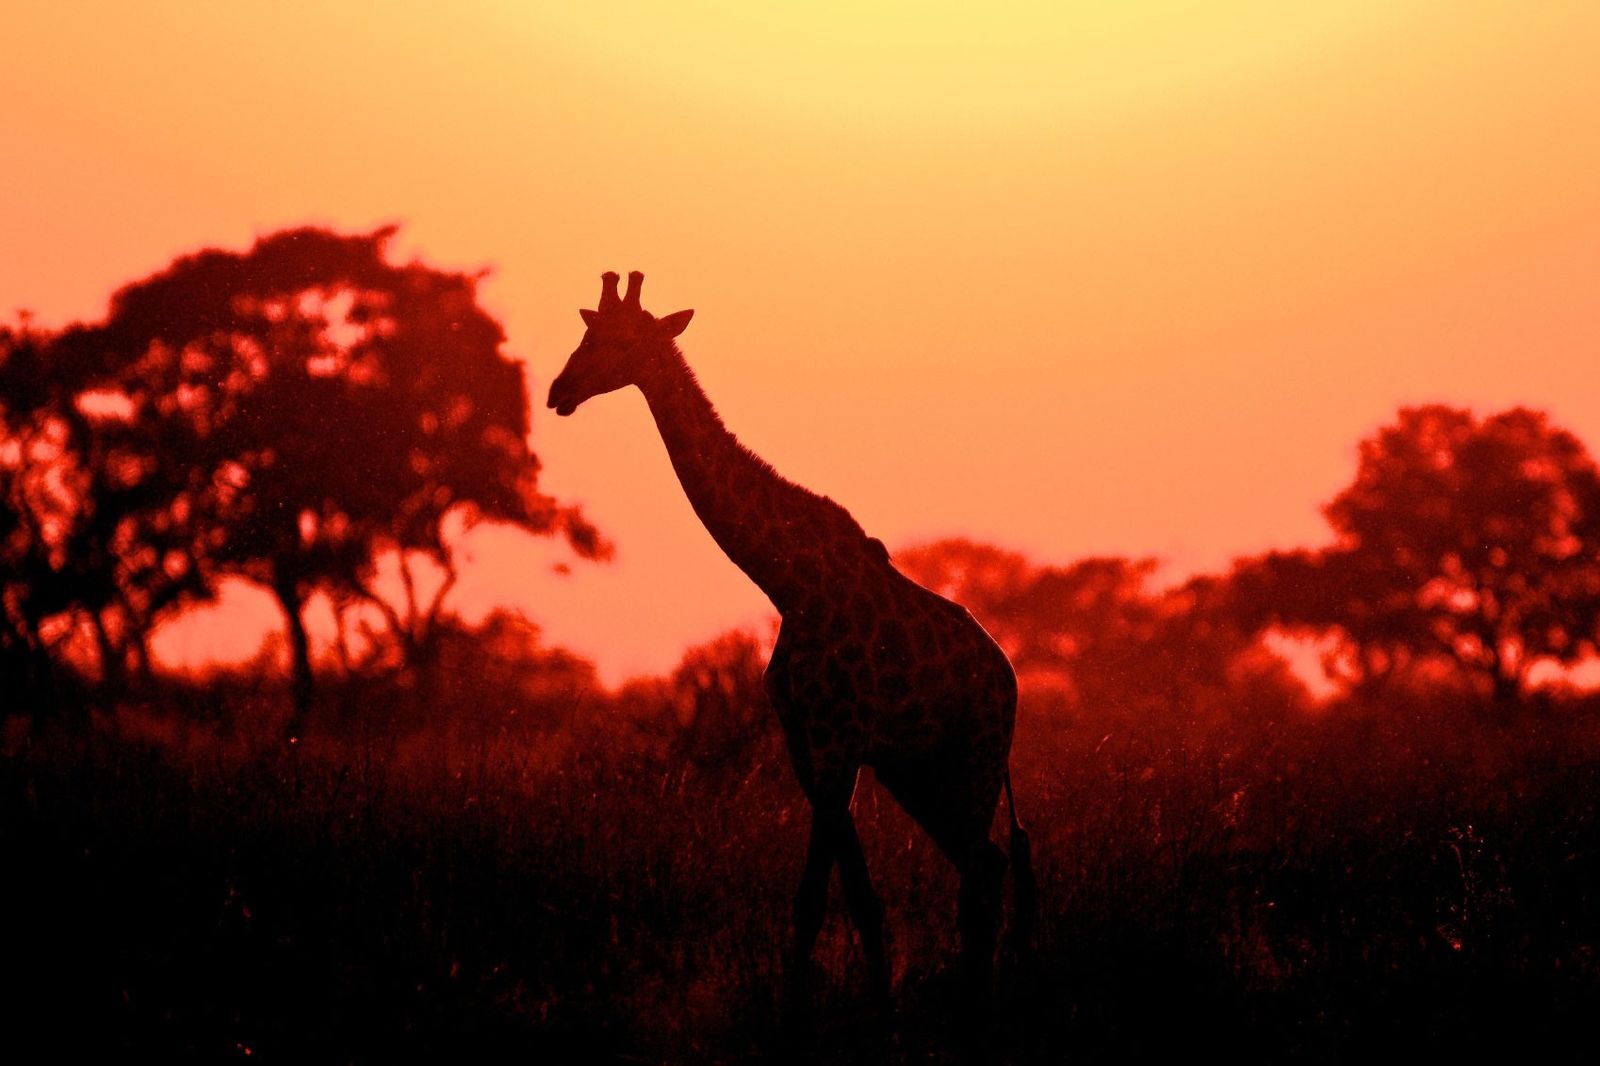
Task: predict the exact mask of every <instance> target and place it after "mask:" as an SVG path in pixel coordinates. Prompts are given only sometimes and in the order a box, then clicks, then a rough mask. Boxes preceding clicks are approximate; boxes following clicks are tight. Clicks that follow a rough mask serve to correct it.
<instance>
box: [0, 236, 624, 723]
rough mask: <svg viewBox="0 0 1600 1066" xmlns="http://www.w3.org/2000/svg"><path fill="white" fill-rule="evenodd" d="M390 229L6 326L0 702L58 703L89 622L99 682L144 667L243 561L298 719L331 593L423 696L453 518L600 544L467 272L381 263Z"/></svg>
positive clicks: (167, 275)
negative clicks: (158, 633)
mask: <svg viewBox="0 0 1600 1066" xmlns="http://www.w3.org/2000/svg"><path fill="white" fill-rule="evenodd" d="M393 233H394V230H393V228H392V227H387V228H384V229H380V230H377V231H375V232H372V233H368V234H358V235H341V234H337V233H333V232H329V231H327V230H322V229H297V230H290V231H286V232H280V233H276V234H273V235H271V236H268V237H265V238H262V239H261V240H259V241H257V242H256V244H255V245H254V247H252V248H251V249H250V250H249V251H247V252H243V253H237V252H229V251H220V250H214V249H212V250H205V251H201V252H199V253H197V254H194V255H189V256H185V257H183V258H180V259H178V260H177V261H175V262H174V263H172V264H171V265H170V266H169V267H168V268H166V269H165V270H163V271H161V272H160V273H157V274H155V275H153V276H151V277H149V278H146V279H144V280H142V281H138V282H135V283H133V284H131V285H128V286H127V287H125V288H123V289H122V290H120V291H119V292H117V293H116V294H115V295H114V296H113V297H112V300H111V305H110V310H109V313H108V314H107V316H106V318H105V320H104V321H102V322H99V323H95V324H91V325H75V326H72V327H70V328H67V329H64V330H61V331H59V332H51V331H44V330H40V329H38V328H35V327H34V326H33V325H32V324H31V322H30V321H29V320H28V319H26V318H24V319H22V320H21V321H19V322H18V323H17V324H16V325H14V326H11V327H3V328H0V606H3V615H0V694H3V695H0V698H3V700H4V702H5V704H6V707H5V710H6V711H7V712H15V711H19V710H27V711H29V712H31V713H33V714H35V715H37V716H47V715H51V714H54V713H57V712H60V713H63V714H65V713H68V712H70V711H71V710H72V706H71V704H72V701H64V700H62V699H60V698H59V692H58V687H59V684H60V682H61V680H62V677H63V669H62V667H63V649H64V648H65V647H66V646H68V645H70V644H73V643H75V642H77V641H79V640H81V638H82V637H83V635H84V634H92V644H93V647H94V648H95V652H96V658H97V659H98V662H97V664H95V667H96V669H97V671H98V675H99V677H100V679H101V681H102V682H103V683H105V684H106V685H108V686H112V687H117V686H120V685H123V684H124V683H126V682H127V681H128V680H129V677H130V675H134V676H137V675H148V673H149V671H150V665H151V664H150V651H149V641H150V635H151V633H152V631H153V630H154V628H155V627H156V626H157V625H159V624H160V623H161V622H162V621H164V620H166V619H168V618H170V617H172V616H173V615H174V614H176V613H177V612H180V611H182V610H184V609H186V608H187V607H189V606H191V605H193V604H195V603H199V602H203V601H206V600H208V599H211V598H213V597H214V596H215V595H216V592H217V589H218V585H219V582H221V581H222V580H223V579H225V578H230V577H232V578H241V579H244V580H247V581H250V582H253V583H255V584H257V585H259V586H260V587H262V588H264V589H266V590H267V591H269V592H270V593H271V594H272V596H273V597H274V598H275V599H276V601H277V603H278V604H279V606H280V608H281V610H282V614H283V618H284V628H285V633H286V635H287V643H288V648H289V659H290V663H291V674H292V682H291V690H292V695H293V706H294V714H293V715H292V716H291V719H290V724H289V730H290V732H291V733H298V732H299V731H300V730H301V729H303V728H304V724H305V722H304V719H305V715H306V712H307V710H308V708H309V706H310V703H311V697H312V684H313V676H312V659H311V652H310V641H309V638H308V636H307V633H306V626H305V610H306V604H307V601H308V599H309V598H310V597H312V596H313V595H314V594H317V593H322V594H325V595H326V596H327V597H329V599H330V601H331V602H332V603H333V605H334V608H335V611H336V612H337V613H338V614H339V616H340V618H341V629H342V623H343V619H344V616H345V614H346V612H350V611H357V610H365V611H366V613H368V614H370V615H374V616H376V617H377V618H380V619H381V620H382V628H383V630H385V631H386V632H385V633H384V634H383V635H384V637H385V639H386V641H387V642H388V643H389V645H390V646H391V647H392V648H394V649H397V652H398V655H399V657H400V658H401V660H402V665H403V667H404V669H406V670H407V671H410V672H411V673H412V674H413V675H414V679H415V683H416V685H417V686H418V687H419V688H421V689H423V690H424V696H423V698H424V699H425V698H426V693H425V690H426V688H427V687H428V685H430V684H431V680H430V679H431V678H432V677H433V676H434V673H435V669H434V668H435V666H436V660H437V658H438V656H439V654H440V652H441V649H442V647H443V644H444V641H443V640H442V635H443V633H444V630H445V628H446V627H444V626H443V625H442V623H443V622H444V621H445V620H446V618H447V616H448V612H447V609H446V607H445V599H446V597H447V595H448V593H449V592H450V590H451V588H452V587H453V585H454V584H455V581H456V578H457V561H456V557H455V553H454V550H453V546H452V544H451V539H450V531H451V530H453V529H458V528H460V527H461V526H462V525H470V524H471V523H473V522H477V521H493V522H502V523H509V524H512V525H515V526H518V527H520V528H523V529H525V530H527V531H528V532H530V533H533V534H540V535H550V534H555V535H561V536H563V537H565V538H566V539H567V540H568V541H569V542H570V543H571V545H572V547H573V548H574V549H575V550H576V551H577V552H578V553H580V554H581V555H584V556H587V557H603V556H605V555H606V554H607V553H608V552H609V550H610V549H609V545H608V544H607V543H606V541H605V540H604V539H603V538H602V536H601V535H600V534H599V533H598V531H597V530H596V529H595V528H594V527H593V526H592V525H591V524H590V523H589V522H588V521H587V520H586V519H585V518H584V517H583V515H582V513H581V512H580V511H579V510H578V509H576V508H574V507H570V506H564V505H561V504H559V503H557V502H556V501H555V500H553V499H551V498H550V497H549V496H547V495H545V494H543V493H542V492H541V491H540V490H539V488H538V480H537V475H538V471H539V464H538V461H537V459H536V458H535V456H534V454H533V453H532V452H531V451H530V450H529V447H528V429H529V412H528V399H527V390H526V388H525V383H524V380H523V371H522V367H521V366H520V365H519V364H518V363H516V362H514V361H513V360H511V359H510V358H508V357H507V355H506V354H505V352H504V351H503V350H502V347H503V344H504V340H505V335H504V332H503V331H502V329H501V327H500V325H499V323H498V322H496V321H495V320H494V319H493V318H492V317H491V316H490V315H489V314H488V313H487V312H485V311H484V310H483V308H481V307H480V306H479V305H478V302H477V296H476V281H477V278H476V277H475V276H473V275H469V274H462V273H454V272H449V271H442V270H438V269H435V268H432V267H429V266H427V265H424V264H422V263H415V262H414V263H410V264H405V265H396V264H394V263H391V262H390V261H389V260H388V258H387V256H386V245H387V242H388V241H389V239H390V238H391V236H392V235H393ZM380 565H382V566H385V567H393V569H394V570H395V571H397V573H398V578H399V584H400V589H399V591H398V592H394V591H391V590H390V589H389V588H388V587H380V583H379V582H378V581H377V580H376V578H377V575H378V572H379V568H380ZM419 569H427V570H430V571H431V575H430V576H431V580H430V581H428V582H423V581H421V580H420V579H419Z"/></svg>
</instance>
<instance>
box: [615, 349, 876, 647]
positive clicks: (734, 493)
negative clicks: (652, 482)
mask: <svg viewBox="0 0 1600 1066" xmlns="http://www.w3.org/2000/svg"><path fill="white" fill-rule="evenodd" d="M639 388H640V390H641V391H642V392H643V393H644V395H645V400H646V401H647V402H648V403H649V405H650V413H651V414H652V415H653V416H654V417H655V420H656V428H657V429H658V430H659V431H660V433H661V440H662V442H663V443H664V444H665V445H666V447H667V455H668V456H669V457H670V458H671V460H672V468H673V470H674V471H675V472H676V473H677V475H678V481H679V482H680V483H681V484H682V485H683V491H684V494H685V495H687V496H688V497H689V503H690V505H691V506H693V508H694V512H695V514H696V515H698V516H699V518H700V521H701V522H702V523H703V524H704V525H705V527H706V530H707V532H709V533H710V534H711V537H712V539H713V540H715V541H716V542H717V546H718V547H720V548H721V549H722V550H723V552H724V553H725V554H726V555H727V556H728V558H729V559H731V560H732V561H733V562H734V564H735V565H737V566H738V567H739V569H741V570H743V571H744V572H745V574H746V575H747V576H748V577H749V578H750V580H752V581H754V582H755V583H756V585H757V586H758V587H759V588H760V589H761V591H762V592H764V593H765V594H766V596H767V599H769V600H771V601H772V604H773V606H775V607H776V608H777V609H778V611H779V613H780V614H784V615H788V614H790V613H792V612H797V611H804V610H805V605H806V603H807V602H808V601H813V600H815V598H816V597H818V596H823V595H826V587H827V581H828V574H829V573H830V572H831V571H832V570H833V569H834V568H835V566H836V565H837V563H838V562H840V561H842V560H843V559H845V558H848V559H850V560H851V561H852V562H853V561H856V560H857V559H859V557H860V556H861V554H862V553H863V552H865V553H869V554H870V553H871V552H872V551H873V550H874V547H876V550H877V551H878V552H881V551H882V546H881V545H880V544H878V542H876V541H869V540H868V538H867V536H866V534H865V533H863V532H862V530H861V527H860V526H859V525H857V524H856V521H855V519H853V518H851V517H850V514H849V512H847V511H846V510H845V509H844V508H843V507H840V506H839V505H838V504H836V503H834V502H833V501H832V500H830V499H828V498H826V497H824V496H818V495H817V494H815V493H813V492H810V491H808V490H806V489H804V488H801V487H800V486H799V485H796V484H795V483H794V482H792V481H789V480H787V479H786V478H784V477H782V476H781V475H780V474H779V473H778V472H777V471H776V470H774V469H773V468H772V467H771V466H769V465H767V463H765V462H764V461H762V459H761V458H760V457H758V456H757V455H756V454H755V453H754V452H752V451H750V449H748V448H746V447H745V446H744V445H743V444H741V443H739V439H738V438H737V437H735V436H734V435H733V434H732V433H731V432H729V431H728V428H727V427H726V426H724V425H723V424H722V419H721V418H719V417H718V416H717V412H716V409H715V408H714V407H712V406H711V401H710V399H709V398H708V397H707V396H706V394H705V390H703V389H702V388H701V387H700V383H699V382H698V381H696V380H695V376H694V373H693V371H691V370H690V369H689V365H688V363H686V362H685V361H684V358H683V355H682V354H681V353H680V352H679V351H678V350H677V348H676V346H674V347H673V348H672V349H671V351H670V352H669V353H667V355H666V356H665V357H664V358H662V359H661V360H660V361H659V363H658V364H657V366H656V368H655V369H654V371H653V372H652V373H650V374H649V375H647V376H646V377H644V378H643V379H641V380H640V382H639Z"/></svg>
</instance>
